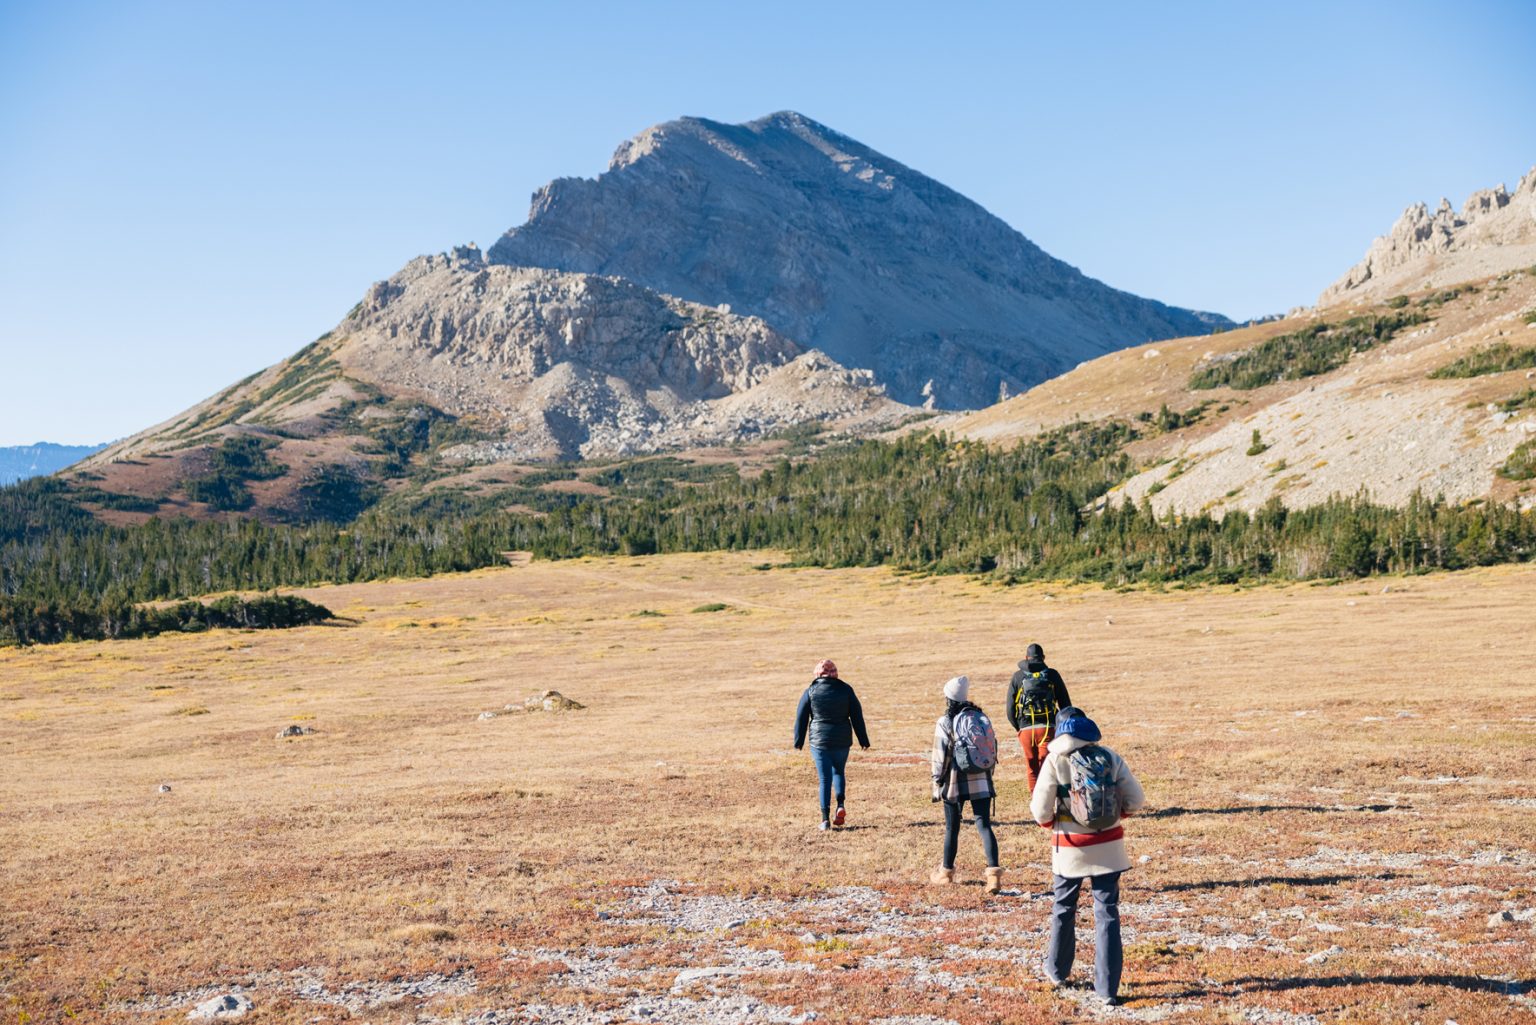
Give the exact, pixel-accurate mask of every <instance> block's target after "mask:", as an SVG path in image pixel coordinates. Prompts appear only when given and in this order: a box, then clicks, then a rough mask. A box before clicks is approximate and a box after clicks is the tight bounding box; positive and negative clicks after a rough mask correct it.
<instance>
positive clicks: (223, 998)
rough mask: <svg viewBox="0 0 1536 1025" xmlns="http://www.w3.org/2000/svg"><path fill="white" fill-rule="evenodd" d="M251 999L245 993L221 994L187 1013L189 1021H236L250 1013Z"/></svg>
mask: <svg viewBox="0 0 1536 1025" xmlns="http://www.w3.org/2000/svg"><path fill="white" fill-rule="evenodd" d="M252 1006H254V1005H253V1004H252V1003H251V998H250V997H248V996H246V995H245V994H244V993H221V994H219V995H218V996H216V997H211V998H209V999H208V1000H204V1001H203V1002H202V1003H200V1004H198V1005H197V1006H196V1007H194V1008H192V1010H190V1011H188V1012H187V1020H188V1021H234V1020H235V1019H236V1018H244V1017H245V1016H246V1015H247V1014H248V1013H250V1011H251V1008H252Z"/></svg>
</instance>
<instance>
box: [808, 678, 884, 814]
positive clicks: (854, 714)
mask: <svg viewBox="0 0 1536 1025" xmlns="http://www.w3.org/2000/svg"><path fill="white" fill-rule="evenodd" d="M855 733H857V734H858V736H859V746H860V747H862V748H863V749H864V750H866V751H867V750H869V733H868V732H866V731H865V729H864V709H863V708H862V707H860V705H859V696H858V695H857V694H855V693H854V692H853V688H852V687H850V686H848V684H846V683H844V682H843V681H842V680H839V679H838V678H837V666H836V665H834V664H833V662H832V660H831V659H830V658H824V659H822V660H821V661H820V662H817V663H816V678H815V679H814V680H812V681H811V685H810V686H809V687H807V688H805V693H804V694H802V695H800V707H799V709H797V710H796V712H795V750H796V751H798V750H800V748H801V747H803V746H804V745H805V741H806V738H807V737H809V738H810V741H811V760H812V761H813V762H815V763H816V779H817V782H818V783H819V785H820V787H821V828H822V829H826V828H828V826H829V824H830V825H834V826H841V825H842V824H843V823H844V822H845V821H847V816H848V813H847V811H846V810H845V808H844V799H845V797H846V794H847V790H848V787H847V780H846V779H845V770H846V768H847V765H848V750H849V749H850V748H851V747H853V735H854V734H855ZM834 792H836V795H837V816H836V817H835V818H832V817H831V797H832V795H833V793H834Z"/></svg>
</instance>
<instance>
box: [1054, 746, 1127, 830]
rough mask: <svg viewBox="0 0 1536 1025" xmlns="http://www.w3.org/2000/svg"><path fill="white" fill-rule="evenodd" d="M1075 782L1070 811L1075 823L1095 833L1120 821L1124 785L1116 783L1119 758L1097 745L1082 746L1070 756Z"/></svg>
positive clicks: (1073, 782)
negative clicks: (1116, 759)
mask: <svg viewBox="0 0 1536 1025" xmlns="http://www.w3.org/2000/svg"><path fill="white" fill-rule="evenodd" d="M1067 764H1068V765H1069V766H1070V767H1071V769H1072V783H1071V786H1070V787H1069V788H1068V791H1067V808H1068V811H1069V812H1070V813H1071V815H1072V821H1073V822H1076V823H1077V824H1078V825H1080V826H1083V827H1085V828H1087V829H1091V830H1093V831H1094V832H1098V831H1099V830H1102V829H1108V828H1109V827H1110V826H1113V825H1114V824H1115V823H1116V822H1119V821H1120V810H1121V799H1120V784H1118V783H1116V782H1115V759H1114V756H1113V755H1111V754H1110V753H1109V752H1108V751H1107V750H1105V749H1104V748H1102V747H1099V746H1098V745H1097V744H1089V745H1088V746H1087V747H1080V748H1078V749H1077V750H1076V751H1073V752H1072V753H1071V754H1070V755H1068V756H1067Z"/></svg>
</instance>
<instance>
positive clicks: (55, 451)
mask: <svg viewBox="0 0 1536 1025" xmlns="http://www.w3.org/2000/svg"><path fill="white" fill-rule="evenodd" d="M103 448H106V446H105V445H55V444H53V443H52V442H48V441H40V442H38V443H37V444H35V445H11V446H8V447H0V485H4V484H14V483H16V482H17V481H19V480H26V479H27V478H28V477H41V476H44V475H46V474H50V473H57V472H58V471H59V470H62V469H64V468H65V467H67V466H69V465H71V464H72V463H77V462H79V461H80V460H82V459H84V458H85V457H86V456H88V455H91V454H92V453H94V452H100V451H101V450H102V449H103Z"/></svg>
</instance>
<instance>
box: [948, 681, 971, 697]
mask: <svg viewBox="0 0 1536 1025" xmlns="http://www.w3.org/2000/svg"><path fill="white" fill-rule="evenodd" d="M944 696H945V697H946V698H948V699H949V700H951V701H969V700H970V698H971V678H970V677H968V676H955V677H952V678H951V679H950V681H949V682H948V683H946V684H945V685H944Z"/></svg>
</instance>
